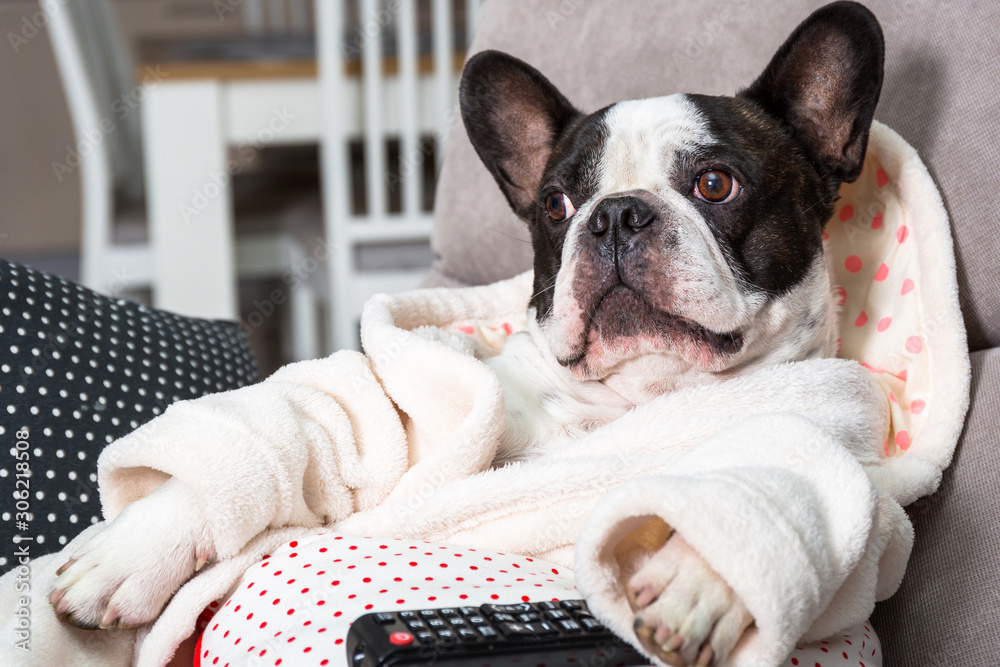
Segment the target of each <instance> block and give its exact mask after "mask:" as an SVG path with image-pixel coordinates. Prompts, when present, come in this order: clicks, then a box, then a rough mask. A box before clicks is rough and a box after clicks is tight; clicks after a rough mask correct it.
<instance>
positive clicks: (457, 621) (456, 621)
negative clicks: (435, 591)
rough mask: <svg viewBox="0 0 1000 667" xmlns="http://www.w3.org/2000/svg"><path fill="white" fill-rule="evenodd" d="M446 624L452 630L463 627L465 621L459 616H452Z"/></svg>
mask: <svg viewBox="0 0 1000 667" xmlns="http://www.w3.org/2000/svg"><path fill="white" fill-rule="evenodd" d="M448 622H449V623H451V627H453V628H457V627H459V626H464V625H465V619H464V618H462V617H461V616H452V617H450V618H449V619H448Z"/></svg>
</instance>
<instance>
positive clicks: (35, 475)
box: [0, 260, 259, 571]
mask: <svg viewBox="0 0 1000 667" xmlns="http://www.w3.org/2000/svg"><path fill="white" fill-rule="evenodd" d="M258 379H259V378H258V375H257V367H256V364H255V363H254V360H253V356H252V354H251V352H250V348H249V346H248V345H247V342H246V340H245V338H244V336H243V334H242V332H241V330H240V328H239V326H238V325H237V324H236V323H233V322H222V321H216V322H213V321H207V320H198V319H191V318H186V317H179V316H177V315H172V314H170V313H165V312H162V311H158V310H155V309H152V308H148V307H146V306H142V305H139V304H135V303H130V302H127V301H123V300H120V299H113V298H109V297H105V296H102V295H100V294H97V293H96V292H93V291H91V290H88V289H86V288H84V287H81V286H79V285H75V284H73V283H71V282H68V281H66V280H63V279H61V278H57V277H55V276H51V275H47V274H44V273H40V272H38V271H34V270H32V269H30V268H27V267H24V266H20V265H18V264H12V263H10V262H6V261H4V260H0V442H3V443H5V444H6V445H7V447H4V449H5V451H4V452H3V454H2V455H3V458H2V459H0V497H2V498H3V503H2V504H0V519H2V522H0V531H2V534H0V538H2V540H3V546H2V547H0V571H5V570H7V569H9V568H10V567H11V565H12V564H13V563H12V562H11V561H12V554H13V553H14V551H15V549H20V548H21V546H20V545H24V544H27V545H28V550H29V552H30V555H31V556H32V557H36V556H40V555H43V554H45V553H50V552H54V551H58V550H59V549H60V548H61V546H62V545H63V544H65V543H66V542H68V541H69V540H71V539H73V537H74V536H76V534H77V533H79V532H80V531H82V530H83V529H84V528H85V527H86V526H88V525H90V524H91V523H96V522H98V521H100V519H101V512H100V509H101V508H100V503H99V500H98V495H97V456H98V454H99V453H100V451H101V449H102V448H103V447H104V446H105V445H107V443H109V442H111V441H113V440H116V439H117V438H120V437H122V436H123V435H126V434H127V433H129V432H130V431H132V430H134V429H135V428H137V427H138V426H140V425H141V424H143V423H145V422H147V421H149V420H150V419H152V418H153V417H155V416H156V415H158V414H160V413H162V412H163V410H164V409H166V407H167V406H168V405H170V404H171V403H173V402H175V401H178V400H181V399H188V398H196V397H198V396H202V395H205V394H210V393H213V392H217V391H224V390H228V389H235V388H238V387H242V386H245V385H247V384H251V383H254V382H256V381H257V380H258Z"/></svg>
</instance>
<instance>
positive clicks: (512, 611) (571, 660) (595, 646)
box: [347, 600, 649, 667]
mask: <svg viewBox="0 0 1000 667" xmlns="http://www.w3.org/2000/svg"><path fill="white" fill-rule="evenodd" d="M347 662H348V665H349V667H388V666H389V665H430V664H432V663H434V664H442V663H443V664H447V665H448V666H449V667H512V666H513V665H518V667H539V666H544V667H564V666H565V667H626V666H628V665H648V664H649V660H648V659H647V658H645V657H643V656H642V655H641V654H640V653H639V652H638V651H636V650H635V649H634V648H632V647H631V646H629V645H628V644H626V643H625V642H623V641H622V640H620V639H618V637H616V636H615V635H613V634H612V633H611V631H610V630H608V629H607V628H605V627H604V626H603V625H601V624H600V622H598V621H597V620H596V619H595V618H594V617H593V616H591V614H590V611H589V610H588V609H587V603H586V602H584V601H583V600H563V601H561V602H520V603H517V604H484V605H482V606H479V607H445V608H442V609H415V610H412V611H390V612H379V613H373V614H365V615H364V616H361V617H360V618H358V620H356V621H355V622H354V624H353V625H352V626H351V629H350V631H349V632H348V634H347Z"/></svg>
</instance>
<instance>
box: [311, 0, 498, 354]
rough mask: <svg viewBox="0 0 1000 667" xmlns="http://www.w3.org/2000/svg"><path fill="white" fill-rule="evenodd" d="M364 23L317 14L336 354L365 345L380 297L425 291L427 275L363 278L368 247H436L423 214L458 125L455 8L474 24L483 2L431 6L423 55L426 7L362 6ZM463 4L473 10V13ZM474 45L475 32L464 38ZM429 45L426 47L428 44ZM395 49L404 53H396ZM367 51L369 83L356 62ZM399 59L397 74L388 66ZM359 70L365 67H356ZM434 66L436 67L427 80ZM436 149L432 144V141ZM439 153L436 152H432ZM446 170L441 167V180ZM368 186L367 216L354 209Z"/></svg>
mask: <svg viewBox="0 0 1000 667" xmlns="http://www.w3.org/2000/svg"><path fill="white" fill-rule="evenodd" d="M357 1H358V2H359V7H358V10H359V11H358V14H357V15H358V17H359V20H358V24H357V25H355V26H350V25H349V24H348V22H347V18H346V10H347V9H348V8H349V7H348V5H347V3H332V2H320V3H318V5H317V11H318V13H317V24H318V25H317V28H318V30H317V32H318V34H319V65H320V89H321V104H322V110H323V129H322V147H323V154H322V160H323V170H322V171H323V183H322V185H323V196H324V211H325V217H326V234H327V238H328V239H330V240H331V241H332V243H331V244H330V245H331V246H332V248H333V249H334V257H333V262H332V266H331V271H330V280H331V294H332V297H333V304H332V308H331V326H330V327H329V338H330V345H331V347H332V349H342V348H356V347H357V346H358V321H359V318H360V313H361V307H362V306H363V304H364V303H365V301H367V300H368V298H369V297H370V296H372V295H373V294H375V293H378V292H398V291H403V290H407V289H413V288H415V287H417V286H418V285H419V283H420V281H421V279H422V278H423V276H424V275H425V274H426V270H427V266H423V265H421V266H416V267H412V268H405V269H391V270H362V269H361V268H360V267H359V266H358V260H357V256H358V252H359V249H360V248H363V247H365V246H378V245H390V244H412V243H415V242H416V243H427V242H428V241H429V238H430V231H431V212H430V211H429V210H425V208H424V206H423V199H424V197H423V193H424V191H425V190H426V189H427V188H429V187H432V184H430V185H429V184H427V183H426V182H424V181H423V180H422V179H423V176H424V173H425V171H426V170H425V166H426V165H425V162H426V161H427V160H440V156H441V155H443V154H444V150H443V142H444V137H445V136H446V135H447V130H448V127H449V126H450V124H451V123H452V122H453V120H454V116H455V113H454V108H455V99H456V93H457V84H458V72H457V71H456V67H455V64H456V61H458V60H459V57H460V55H461V54H462V52H464V49H465V45H464V44H461V45H458V47H459V49H458V50H457V51H456V44H455V42H456V27H455V21H454V19H455V7H456V5H457V6H458V7H459V8H460V9H462V10H463V11H464V12H465V14H466V17H467V21H468V23H469V24H471V23H472V22H473V21H474V20H475V16H476V14H477V10H478V5H479V0H430V6H431V14H432V16H431V19H432V20H431V35H430V37H431V42H432V45H433V46H432V49H431V51H430V53H424V52H422V50H421V44H420V41H421V37H426V35H421V32H420V26H419V24H418V18H419V17H418V15H417V9H418V3H417V2H415V1H403V2H389V3H386V2H380V1H379V0H357ZM458 3H464V6H463V5H461V4H458ZM462 32H464V33H466V39H468V38H469V36H470V35H471V30H469V29H465V27H464V26H463V30H462ZM424 41H426V40H424ZM391 43H394V44H395V54H388V53H387V51H389V49H388V48H387V45H389V44H391ZM358 52H360V66H361V76H360V78H358V77H355V76H352V75H351V72H350V67H349V64H350V62H349V60H350V58H352V57H356V54H357V53H358ZM391 55H394V58H393V59H392V60H394V62H395V65H396V66H395V67H389V66H388V65H389V63H390V56H391ZM355 64H356V63H355ZM428 65H430V68H429V70H430V71H428V67H427V66H428ZM428 137H430V138H431V139H432V142H431V143H430V144H428V142H427V140H426V139H427V138H428ZM357 140H361V142H362V144H363V151H362V152H363V156H364V159H363V165H364V169H363V175H360V174H355V173H353V170H352V168H351V167H352V163H351V159H350V158H351V156H350V150H349V147H350V145H351V142H352V141H357ZM396 140H398V142H399V143H398V146H399V160H398V164H399V167H398V169H390V168H389V166H388V160H387V153H388V151H389V149H388V147H389V145H390V141H392V142H393V143H392V145H395V141H396ZM429 145H430V146H432V148H428V146H429ZM438 167H439V165H437V164H435V165H433V170H431V171H434V172H436V170H437V168H438ZM359 176H360V177H361V180H362V181H363V188H362V190H363V197H361V200H362V201H363V202H364V204H365V205H364V206H363V208H361V210H359V207H355V206H353V205H352V202H353V199H354V194H355V193H356V192H358V190H359V188H358V184H357V182H356V181H357V180H358V177H359ZM391 183H392V184H398V186H399V187H401V193H400V194H401V199H402V205H401V207H400V210H399V211H395V210H392V211H390V206H389V203H388V202H389V194H390V187H389V186H390V184H391Z"/></svg>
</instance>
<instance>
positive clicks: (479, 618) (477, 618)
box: [469, 616, 486, 625]
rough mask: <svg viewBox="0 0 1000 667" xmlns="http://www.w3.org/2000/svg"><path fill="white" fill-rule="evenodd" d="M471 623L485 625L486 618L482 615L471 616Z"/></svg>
mask: <svg viewBox="0 0 1000 667" xmlns="http://www.w3.org/2000/svg"><path fill="white" fill-rule="evenodd" d="M469 623H472V624H473V625H483V624H484V623H486V619H485V618H483V617H482V616H469Z"/></svg>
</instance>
